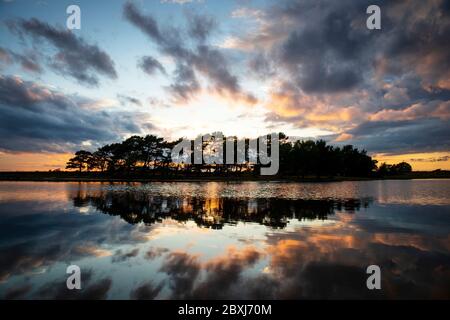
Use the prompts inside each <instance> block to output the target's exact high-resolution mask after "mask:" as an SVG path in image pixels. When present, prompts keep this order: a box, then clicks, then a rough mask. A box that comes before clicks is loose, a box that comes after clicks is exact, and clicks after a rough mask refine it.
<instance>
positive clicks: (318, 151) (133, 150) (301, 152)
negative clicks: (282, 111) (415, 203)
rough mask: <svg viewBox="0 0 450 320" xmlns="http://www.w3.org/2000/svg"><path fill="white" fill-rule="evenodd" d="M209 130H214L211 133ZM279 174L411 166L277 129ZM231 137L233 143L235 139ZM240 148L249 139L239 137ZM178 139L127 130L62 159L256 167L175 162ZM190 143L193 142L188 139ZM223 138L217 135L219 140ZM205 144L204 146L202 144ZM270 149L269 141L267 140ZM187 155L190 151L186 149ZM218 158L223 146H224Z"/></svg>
mask: <svg viewBox="0 0 450 320" xmlns="http://www.w3.org/2000/svg"><path fill="white" fill-rule="evenodd" d="M213 135H214V134H213ZM278 137H279V156H280V158H279V162H280V166H279V172H278V174H279V175H283V176H299V177H306V176H314V177H334V176H343V177H369V176H373V175H376V174H378V175H392V174H404V173H408V172H411V170H412V169H411V166H410V165H409V164H408V163H406V162H401V163H399V164H396V165H387V164H385V163H383V164H382V165H381V166H380V167H379V168H377V165H376V164H377V161H376V160H373V159H372V158H371V157H370V156H369V155H367V152H366V151H365V150H359V149H358V148H355V147H353V146H352V145H345V146H342V147H339V146H332V145H329V144H327V143H326V141H324V140H316V141H313V140H296V141H290V140H289V138H288V137H287V136H286V135H285V134H283V133H279V135H278ZM230 138H231V139H234V145H235V146H236V144H237V141H238V139H237V138H236V137H228V139H230ZM243 140H244V144H245V148H246V151H248V148H249V140H248V139H243ZM180 141H181V139H179V140H177V141H166V140H165V139H164V138H162V137H158V136H155V135H146V136H144V137H141V136H132V137H129V138H128V139H126V140H124V141H122V142H120V143H112V144H107V145H104V146H102V147H100V148H98V149H97V150H96V151H94V152H89V151H86V150H80V151H77V152H76V153H75V156H74V157H73V158H71V159H70V160H69V161H68V162H67V166H66V169H76V170H78V171H79V172H82V171H98V172H105V173H117V172H119V173H125V174H127V173H139V172H147V173H153V174H160V175H172V174H180V173H183V174H196V175H199V174H207V173H215V174H222V175H238V174H241V173H258V172H259V171H258V168H260V167H261V166H262V164H261V163H259V162H258V161H257V162H251V161H249V157H248V155H247V156H246V160H247V161H246V162H245V163H234V164H227V163H226V161H223V164H206V163H204V162H203V163H201V164H185V163H183V164H180V163H176V161H173V159H172V158H171V150H172V148H173V147H174V146H175V145H176V144H177V143H179V142H180ZM191 142H192V145H193V144H194V143H193V141H191ZM225 142H226V138H225V137H223V144H224V146H225ZM203 148H205V146H203ZM269 152H270V145H269ZM192 156H193V155H192ZM223 157H224V159H225V158H226V149H225V148H224V154H223Z"/></svg>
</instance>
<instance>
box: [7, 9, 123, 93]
mask: <svg viewBox="0 0 450 320" xmlns="http://www.w3.org/2000/svg"><path fill="white" fill-rule="evenodd" d="M9 25H10V26H11V25H13V26H14V27H10V30H11V31H14V30H16V31H17V30H19V32H20V34H21V35H22V36H24V35H25V36H29V37H31V38H32V39H34V40H35V41H36V42H37V43H38V42H39V41H41V40H43V39H44V40H46V41H47V42H48V43H50V44H52V45H53V46H54V47H55V48H56V50H57V53H56V54H55V55H54V56H53V57H51V59H49V64H50V66H51V67H52V68H53V69H54V70H55V71H57V72H59V73H61V74H63V75H69V76H71V77H73V78H75V79H76V80H78V82H80V83H82V84H85V85H94V86H97V85H98V84H99V79H98V76H97V73H100V74H102V75H104V76H107V77H108V78H110V79H116V78H117V73H116V70H115V67H114V62H113V61H112V59H111V57H110V56H109V55H108V54H107V53H106V52H104V51H103V50H102V49H100V48H99V47H98V46H97V45H93V44H88V43H86V41H85V40H83V39H82V38H80V37H77V36H76V35H75V34H74V33H72V32H70V31H68V30H64V29H60V28H56V27H52V26H50V25H49V24H47V23H45V22H42V21H40V20H38V19H36V18H32V19H30V20H23V19H19V20H16V21H14V22H13V23H10V24H9Z"/></svg>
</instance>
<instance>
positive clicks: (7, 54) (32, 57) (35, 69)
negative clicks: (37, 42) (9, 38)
mask: <svg viewBox="0 0 450 320" xmlns="http://www.w3.org/2000/svg"><path fill="white" fill-rule="evenodd" d="M0 61H2V62H3V63H4V64H11V63H13V62H15V63H18V64H20V66H21V67H22V69H23V70H24V71H27V72H32V73H37V74H41V73H43V69H42V66H41V65H40V64H39V62H38V61H39V58H38V57H37V55H36V54H34V53H28V54H26V55H22V54H19V53H16V52H14V51H12V50H8V49H4V48H2V47H0Z"/></svg>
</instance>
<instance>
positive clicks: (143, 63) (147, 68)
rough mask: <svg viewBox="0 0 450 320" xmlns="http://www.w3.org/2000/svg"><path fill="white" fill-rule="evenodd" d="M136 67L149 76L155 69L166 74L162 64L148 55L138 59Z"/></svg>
mask: <svg viewBox="0 0 450 320" xmlns="http://www.w3.org/2000/svg"><path fill="white" fill-rule="evenodd" d="M138 67H139V68H141V69H142V71H144V72H145V73H147V74H148V75H150V76H152V75H154V74H155V72H156V71H159V72H161V73H162V74H167V72H166V69H165V68H164V67H163V65H162V64H161V63H160V62H159V61H158V60H156V59H155V58H153V57H150V56H145V57H142V58H141V59H140V60H139V61H138Z"/></svg>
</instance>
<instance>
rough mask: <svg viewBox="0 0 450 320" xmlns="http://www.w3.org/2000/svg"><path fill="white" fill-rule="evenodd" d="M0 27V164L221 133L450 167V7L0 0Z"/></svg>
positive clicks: (29, 163) (56, 162)
mask: <svg viewBox="0 0 450 320" xmlns="http://www.w3.org/2000/svg"><path fill="white" fill-rule="evenodd" d="M73 4H75V5H78V6H79V7H80V10H81V29H79V30H76V29H74V30H69V29H68V28H67V26H66V20H67V18H68V16H69V15H68V14H67V13H66V8H67V7H68V6H69V5H73ZM372 4H376V5H378V6H379V7H380V8H381V29H380V30H369V29H368V28H367V27H366V20H367V18H368V16H369V15H368V14H367V13H366V8H367V7H368V6H369V5H372ZM0 25H1V27H0V74H1V76H0V171H15V170H50V169H56V168H64V167H65V161H66V160H67V159H68V158H69V157H70V156H71V155H72V154H73V152H74V151H76V150H79V149H86V150H90V151H95V149H96V148H97V147H99V146H101V145H104V144H106V143H112V142H119V141H121V140H123V139H124V138H127V137H129V136H132V135H135V134H137V135H145V134H157V135H160V136H163V137H165V138H166V139H177V138H180V137H188V138H194V137H195V136H197V135H198V134H206V133H212V132H216V131H222V132H223V133H224V134H225V135H237V136H239V137H252V138H253V137H257V136H259V135H262V134H267V133H270V132H284V133H285V134H287V135H288V136H290V137H292V138H303V139H306V138H313V139H319V138H322V139H325V140H326V141H327V142H329V143H330V144H333V145H345V144H353V145H355V146H357V147H358V148H361V149H365V150H367V151H368V153H369V154H370V155H372V156H373V157H374V158H375V159H377V160H379V161H386V162H388V163H397V162H400V161H407V162H409V163H410V164H411V165H412V166H413V169H414V170H434V169H438V168H441V169H450V121H449V120H450V41H449V39H450V2H449V1H445V0H431V1H420V0H416V1H400V0H399V1H375V0H370V1H365V0H361V1H348V0H341V1H321V0H311V1H309V0H298V1H295V0H281V1H256V0H241V1H233V0H229V1H219V0H147V1H144V0H136V1H118V0H115V1H106V0H105V1H102V0H96V1H92V0H90V1H74V0H72V1H64V0H58V1H52V0H35V1H34V0H0Z"/></svg>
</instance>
